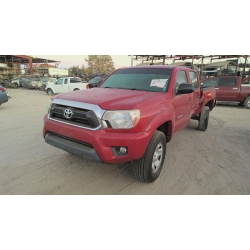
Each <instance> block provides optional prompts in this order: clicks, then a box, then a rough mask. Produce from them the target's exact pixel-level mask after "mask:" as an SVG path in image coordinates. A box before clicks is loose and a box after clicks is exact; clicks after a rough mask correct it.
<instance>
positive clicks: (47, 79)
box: [41, 77, 50, 82]
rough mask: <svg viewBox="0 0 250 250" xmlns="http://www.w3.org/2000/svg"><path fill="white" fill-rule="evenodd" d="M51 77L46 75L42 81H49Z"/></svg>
mask: <svg viewBox="0 0 250 250" xmlns="http://www.w3.org/2000/svg"><path fill="white" fill-rule="evenodd" d="M49 79H50V78H49V77H44V78H42V80H41V81H42V82H48V81H49Z"/></svg>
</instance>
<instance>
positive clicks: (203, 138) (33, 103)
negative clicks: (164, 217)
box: [0, 89, 250, 195]
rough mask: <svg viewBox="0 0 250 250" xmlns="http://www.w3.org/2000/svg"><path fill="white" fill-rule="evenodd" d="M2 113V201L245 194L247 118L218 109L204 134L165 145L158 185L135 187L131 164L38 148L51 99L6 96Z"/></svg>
mask: <svg viewBox="0 0 250 250" xmlns="http://www.w3.org/2000/svg"><path fill="white" fill-rule="evenodd" d="M8 91H9V92H10V95H11V97H12V98H11V99H10V100H9V102H8V103H5V104H3V105H1V106H0V121H1V125H0V152H1V153H0V154H1V161H0V194H178V195H180V194H231V195H234V194H250V125H249V124H250V110H247V109H245V108H244V107H238V106H237V105H235V104H231V105H226V104H219V105H217V107H216V108H215V109H214V110H213V111H212V112H211V113H210V121H209V127H208V130H207V131H206V132H201V131H198V130H197V121H191V122H190V123H189V125H188V126H187V128H185V129H184V130H182V131H181V132H179V133H178V134H177V135H175V136H174V137H173V139H172V141H171V142H170V143H169V144H168V145H167V154H166V159H165V164H164V166H163V169H162V172H161V175H160V177H159V178H158V179H157V180H156V181H155V182H154V183H151V184H145V183H141V182H139V181H137V180H136V179H134V177H133V175H132V171H131V168H130V164H129V163H126V164H114V165H108V164H99V163H95V162H91V161H88V160H84V159H80V158H78V157H77V156H73V155H70V154H69V153H67V152H64V151H62V150H60V149H57V148H54V147H52V146H50V145H48V144H46V143H45V142H44V139H43V137H42V129H43V117H44V115H45V114H46V108H47V102H48V100H49V98H50V97H49V96H48V95H47V94H46V93H45V92H42V91H35V90H27V89H9V90H8Z"/></svg>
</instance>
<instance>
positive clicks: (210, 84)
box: [202, 78, 219, 87]
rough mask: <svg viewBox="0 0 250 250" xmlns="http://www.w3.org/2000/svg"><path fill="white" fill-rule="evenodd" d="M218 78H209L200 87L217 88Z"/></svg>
mask: <svg viewBox="0 0 250 250" xmlns="http://www.w3.org/2000/svg"><path fill="white" fill-rule="evenodd" d="M218 82H219V78H211V79H208V80H206V81H204V82H203V84H202V87H215V86H218Z"/></svg>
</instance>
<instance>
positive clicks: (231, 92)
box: [201, 76, 250, 109]
mask: <svg viewBox="0 0 250 250" xmlns="http://www.w3.org/2000/svg"><path fill="white" fill-rule="evenodd" d="M201 84H202V87H214V88H215V90H216V99H217V101H224V102H225V101H228V102H238V103H239V104H240V105H244V106H245V108H247V109H250V85H249V84H242V78H241V77H240V76H220V77H212V78H207V79H203V80H202V81H201Z"/></svg>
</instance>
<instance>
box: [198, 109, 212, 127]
mask: <svg viewBox="0 0 250 250" xmlns="http://www.w3.org/2000/svg"><path fill="white" fill-rule="evenodd" d="M209 113H210V109H209V107H207V106H205V107H204V108H203V109H202V111H201V113H200V117H199V125H198V129H199V130H201V131H206V130H207V127H208V120H209Z"/></svg>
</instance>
